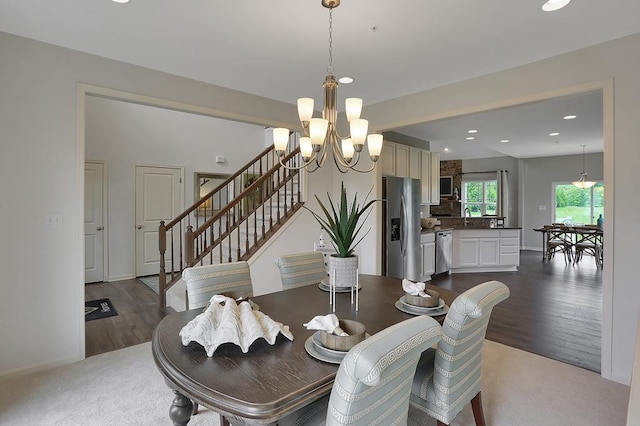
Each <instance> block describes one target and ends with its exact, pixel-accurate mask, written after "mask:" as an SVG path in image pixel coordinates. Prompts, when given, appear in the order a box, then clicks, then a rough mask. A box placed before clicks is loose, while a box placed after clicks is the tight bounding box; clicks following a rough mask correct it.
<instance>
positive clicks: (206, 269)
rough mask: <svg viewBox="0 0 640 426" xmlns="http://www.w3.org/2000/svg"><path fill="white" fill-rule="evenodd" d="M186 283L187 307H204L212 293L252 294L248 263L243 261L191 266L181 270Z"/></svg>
mask: <svg viewBox="0 0 640 426" xmlns="http://www.w3.org/2000/svg"><path fill="white" fill-rule="evenodd" d="M182 279H183V280H184V281H185V283H186V284H187V309H195V308H204V307H205V306H207V304H208V303H209V299H211V296H213V295H214V294H225V295H226V296H229V297H234V298H236V297H240V296H242V297H249V296H252V295H253V286H252V285H251V273H250V271H249V264H248V263H247V262H245V261H238V262H229V263H214V264H212V265H203V266H192V267H189V268H185V270H184V271H182Z"/></svg>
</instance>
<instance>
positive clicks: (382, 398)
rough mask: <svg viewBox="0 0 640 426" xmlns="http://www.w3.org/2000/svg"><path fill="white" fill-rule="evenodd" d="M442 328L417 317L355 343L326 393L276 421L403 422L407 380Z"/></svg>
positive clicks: (407, 390)
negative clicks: (421, 355) (328, 392)
mask: <svg viewBox="0 0 640 426" xmlns="http://www.w3.org/2000/svg"><path fill="white" fill-rule="evenodd" d="M441 336H442V328H441V327H440V325H439V324H438V323H437V322H436V321H435V320H434V319H433V318H431V317H428V316H418V317H415V318H411V319H409V320H406V321H403V322H400V323H398V324H395V325H393V326H391V327H389V328H386V329H384V330H382V331H380V332H379V333H376V334H374V335H373V336H371V337H370V338H368V339H366V340H364V341H362V342H360V343H359V344H357V345H356V346H354V347H353V348H352V349H351V350H350V351H349V352H348V353H347V355H346V356H345V358H344V359H343V360H342V363H341V364H340V368H339V369H338V373H337V374H336V379H335V381H334V383H333V388H332V389H331V394H330V395H329V396H328V397H325V398H322V399H320V400H319V401H317V402H315V403H313V404H311V405H310V406H307V407H305V408H303V409H301V410H299V411H297V412H295V413H293V414H291V415H289V416H288V417H285V418H284V419H283V420H281V421H280V422H278V425H279V426H285V425H303V424H304V425H324V424H326V425H396V424H397V425H402V424H406V423H407V414H408V412H409V393H410V391H411V381H412V379H413V375H414V373H415V370H416V364H417V362H418V359H420V354H421V353H422V352H423V351H424V350H426V349H427V348H429V347H431V346H433V345H434V344H436V343H437V342H438V341H439V340H440V338H441Z"/></svg>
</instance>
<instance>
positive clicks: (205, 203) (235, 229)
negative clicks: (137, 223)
mask: <svg viewBox="0 0 640 426" xmlns="http://www.w3.org/2000/svg"><path fill="white" fill-rule="evenodd" d="M300 161H301V160H300V149H299V147H293V148H292V149H291V151H290V154H288V155H287V156H286V157H284V158H283V160H282V162H283V163H284V164H285V165H287V166H288V167H296V166H297V165H298V164H299V163H300ZM300 179H301V173H300V172H299V171H297V170H291V169H287V168H285V167H282V165H281V164H280V163H279V162H278V160H277V157H276V155H275V152H274V150H273V146H271V147H269V148H267V149H265V150H264V151H262V152H261V153H260V154H258V155H257V156H256V157H255V158H254V159H253V160H251V161H250V162H249V163H247V164H246V165H245V166H244V167H242V168H241V169H239V170H238V171H237V172H235V173H234V174H232V175H231V176H229V178H227V179H226V180H225V181H223V182H222V183H221V184H220V185H218V186H217V187H216V188H214V189H213V190H212V191H211V192H209V193H208V194H206V195H205V196H203V197H202V198H201V199H200V200H198V201H196V202H195V203H194V204H193V205H191V206H190V207H189V208H188V209H187V210H185V211H184V212H183V213H181V214H180V215H179V216H178V217H176V218H175V219H173V220H172V221H171V222H169V223H167V224H165V223H164V221H162V222H160V226H159V241H158V248H159V251H160V274H159V279H158V281H159V293H160V294H159V296H160V306H161V307H164V306H166V292H167V290H169V288H171V287H172V286H173V285H174V284H175V283H176V282H178V280H179V279H180V277H181V274H182V270H183V269H184V268H186V267H189V266H194V265H197V264H201V265H203V264H210V263H226V262H233V261H237V260H247V259H249V257H250V256H251V255H252V254H253V253H255V252H256V251H257V250H258V249H259V248H260V247H261V246H262V245H263V244H264V243H265V242H266V241H267V240H268V238H270V237H271V236H272V235H273V234H274V233H275V232H276V231H277V230H278V228H280V227H281V226H282V225H283V224H284V222H286V220H288V218H290V217H291V215H292V214H293V213H294V212H295V211H297V210H298V209H299V208H300V207H302V204H303V203H302V201H301V194H300V188H301V180H300ZM214 206H215V207H216V208H214Z"/></svg>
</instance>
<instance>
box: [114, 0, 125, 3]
mask: <svg viewBox="0 0 640 426" xmlns="http://www.w3.org/2000/svg"><path fill="white" fill-rule="evenodd" d="M112 1H113V2H114V3H129V0H112Z"/></svg>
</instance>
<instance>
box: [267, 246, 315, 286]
mask: <svg viewBox="0 0 640 426" xmlns="http://www.w3.org/2000/svg"><path fill="white" fill-rule="evenodd" d="M276 265H277V266H278V269H280V279H281V280H282V289H283V290H287V289H289V288H295V287H302V286H304V285H310V284H319V283H320V281H322V280H323V279H325V278H326V277H327V270H326V268H325V266H324V256H322V253H320V252H318V251H311V252H308V253H297V254H289V255H286V256H281V257H279V258H278V259H276Z"/></svg>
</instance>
